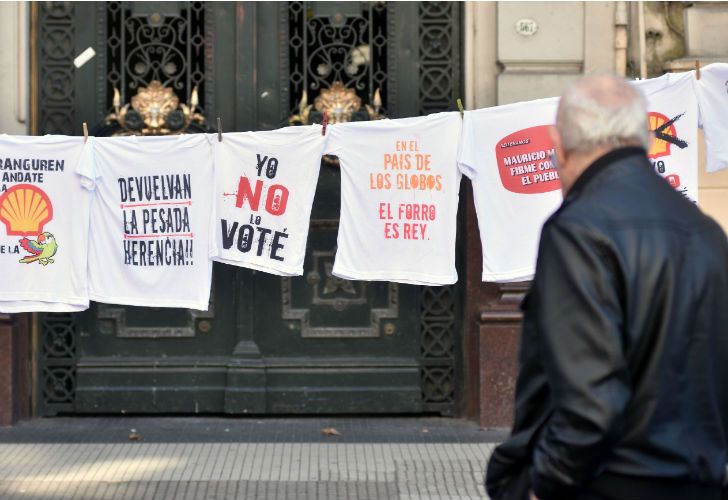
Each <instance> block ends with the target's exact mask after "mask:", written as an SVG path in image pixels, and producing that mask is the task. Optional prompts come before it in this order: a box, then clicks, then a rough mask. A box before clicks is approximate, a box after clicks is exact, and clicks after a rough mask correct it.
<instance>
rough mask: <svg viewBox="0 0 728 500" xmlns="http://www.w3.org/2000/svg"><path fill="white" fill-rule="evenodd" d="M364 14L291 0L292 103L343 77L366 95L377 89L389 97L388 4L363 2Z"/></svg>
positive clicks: (369, 96)
mask: <svg viewBox="0 0 728 500" xmlns="http://www.w3.org/2000/svg"><path fill="white" fill-rule="evenodd" d="M361 5H362V7H361V11H360V13H359V14H352V13H351V12H349V13H346V14H345V13H343V12H333V13H331V12H329V11H328V10H327V11H326V12H319V11H318V9H317V7H315V6H314V4H313V3H309V2H289V7H288V16H289V42H288V45H289V71H290V76H289V83H290V98H291V101H290V107H291V108H290V109H291V112H292V113H293V112H294V111H295V110H296V108H297V107H298V103H299V102H300V99H301V98H302V97H303V95H304V92H312V93H314V94H316V93H318V92H319V91H322V90H323V89H328V88H331V87H333V86H334V85H335V83H336V82H340V83H341V85H342V86H343V87H345V88H348V89H352V90H353V91H354V92H355V93H356V94H357V95H358V96H359V98H360V99H361V100H363V101H365V102H372V101H373V95H374V92H375V91H376V89H379V91H380V93H381V99H382V102H383V103H384V105H385V106H386V102H387V101H386V99H387V7H386V5H385V3H384V2H370V3H362V4H361Z"/></svg>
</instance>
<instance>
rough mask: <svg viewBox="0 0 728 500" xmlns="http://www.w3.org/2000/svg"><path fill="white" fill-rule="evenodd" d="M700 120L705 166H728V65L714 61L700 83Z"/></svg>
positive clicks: (715, 168) (702, 72) (709, 168)
mask: <svg viewBox="0 0 728 500" xmlns="http://www.w3.org/2000/svg"><path fill="white" fill-rule="evenodd" d="M695 83H696V85H695V87H696V93H697V95H698V103H699V104H700V122H701V127H702V128H703V132H705V169H706V170H707V171H708V172H717V171H718V170H722V169H724V168H728V64H726V63H715V64H710V65H708V66H706V67H704V68H702V69H701V70H700V80H697V81H696V82H695Z"/></svg>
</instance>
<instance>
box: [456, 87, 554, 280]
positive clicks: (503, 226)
mask: <svg viewBox="0 0 728 500" xmlns="http://www.w3.org/2000/svg"><path fill="white" fill-rule="evenodd" d="M558 102H559V101H558V98H556V97H552V98H548V99H539V100H535V101H528V102H522V103H516V104H508V105H505V106H497V107H493V108H486V109H479V110H476V111H466V112H465V117H464V119H463V135H462V139H461V146H460V154H459V164H460V169H461V170H462V172H463V173H464V174H465V175H467V176H468V177H469V178H470V179H471V181H472V184H473V200H474V203H475V210H476V213H477V216H478V227H479V229H480V241H481V246H482V251H483V277H482V279H483V281H495V282H501V283H502V282H509V281H522V280H528V279H531V278H532V277H533V274H534V272H535V269H536V255H537V251H538V241H539V235H540V234H541V226H542V225H543V223H544V222H545V221H546V219H547V218H548V217H549V216H550V215H551V214H552V213H553V212H554V211H555V210H556V209H557V208H558V207H559V205H560V204H561V201H562V194H561V181H560V180H559V175H558V172H557V171H556V169H555V168H554V166H553V165H552V163H551V160H550V156H549V155H550V153H551V152H553V145H552V143H551V139H550V137H549V134H548V127H549V126H550V125H552V124H553V123H554V121H555V120H556V108H557V106H558Z"/></svg>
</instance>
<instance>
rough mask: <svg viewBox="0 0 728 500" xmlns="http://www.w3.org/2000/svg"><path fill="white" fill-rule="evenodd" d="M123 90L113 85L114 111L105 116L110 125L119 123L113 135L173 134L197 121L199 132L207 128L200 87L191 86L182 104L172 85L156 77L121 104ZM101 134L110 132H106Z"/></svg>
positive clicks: (183, 130)
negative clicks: (202, 112)
mask: <svg viewBox="0 0 728 500" xmlns="http://www.w3.org/2000/svg"><path fill="white" fill-rule="evenodd" d="M119 100H120V94H119V91H118V90H117V89H114V112H113V113H110V114H109V115H108V116H107V117H106V121H105V124H106V126H107V128H108V127H109V126H110V127H111V128H115V127H114V125H117V126H118V127H119V130H116V131H115V132H112V135H170V134H181V133H183V132H186V131H187V130H188V129H189V128H190V126H192V125H196V127H195V128H196V129H198V130H196V131H197V132H200V131H206V130H207V125H206V124H205V117H204V116H202V115H201V114H200V113H197V112H196V109H197V107H198V102H199V100H198V96H197V88H194V89H193V90H192V95H191V96H190V102H189V103H188V104H180V102H179V98H178V97H177V96H176V95H175V94H174V91H173V90H172V89H171V88H169V87H163V86H162V84H161V82H159V81H157V80H154V81H152V83H150V84H149V86H148V87H142V88H140V89H139V92H138V93H137V94H136V95H135V96H134V97H132V98H131V104H125V105H124V106H123V107H121V103H120V102H119ZM99 135H107V134H106V133H103V132H102V134H99Z"/></svg>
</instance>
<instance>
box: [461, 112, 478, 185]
mask: <svg viewBox="0 0 728 500" xmlns="http://www.w3.org/2000/svg"><path fill="white" fill-rule="evenodd" d="M472 123H473V116H472V114H471V113H470V112H468V111H466V112H465V116H464V117H463V127H462V129H461V132H460V142H459V145H458V168H459V169H460V172H462V173H463V174H465V175H467V176H468V177H469V178H471V179H474V178H475V177H476V175H477V170H476V167H475V163H476V160H475V146H474V145H473V139H474V136H473V133H472V132H471V129H472Z"/></svg>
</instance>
